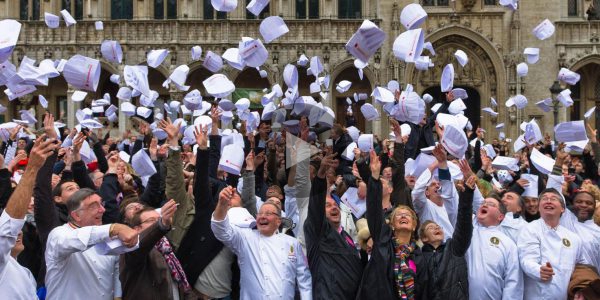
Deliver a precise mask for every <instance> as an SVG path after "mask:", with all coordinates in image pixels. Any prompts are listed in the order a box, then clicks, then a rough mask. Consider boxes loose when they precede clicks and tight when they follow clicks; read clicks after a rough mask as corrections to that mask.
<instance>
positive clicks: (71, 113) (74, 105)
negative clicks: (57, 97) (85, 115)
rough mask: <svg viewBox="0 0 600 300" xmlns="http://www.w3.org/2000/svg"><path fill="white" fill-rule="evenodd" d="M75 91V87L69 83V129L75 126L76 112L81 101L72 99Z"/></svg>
mask: <svg viewBox="0 0 600 300" xmlns="http://www.w3.org/2000/svg"><path fill="white" fill-rule="evenodd" d="M73 93H75V89H73V87H71V86H70V85H69V88H68V89H67V126H68V127H69V129H71V128H74V127H75V119H76V118H75V112H77V109H78V108H79V107H80V104H79V102H74V101H73V100H72V97H73Z"/></svg>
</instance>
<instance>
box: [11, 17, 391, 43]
mask: <svg viewBox="0 0 600 300" xmlns="http://www.w3.org/2000/svg"><path fill="white" fill-rule="evenodd" d="M285 22H286V24H287V26H288V28H289V29H290V31H289V32H288V33H287V34H286V35H284V36H282V37H281V38H279V39H277V40H275V41H274V42H273V43H294V44H295V43H303V44H304V43H324V42H325V43H346V42H347V41H348V39H349V38H350V36H352V34H353V33H354V32H355V31H356V30H357V29H358V27H360V24H361V23H362V22H363V20H353V19H318V20H286V21H285ZM374 22H375V23H377V24H380V23H381V20H374ZM103 23H104V30H102V31H97V30H96V29H95V25H94V22H93V21H78V22H77V24H76V25H74V26H71V27H65V26H64V24H61V27H59V28H57V29H50V28H48V27H47V26H46V24H45V23H44V22H41V21H25V22H23V27H22V29H21V35H20V36H19V43H18V44H20V45H64V44H76V45H86V44H98V43H99V42H101V41H102V40H104V39H114V40H117V41H119V42H120V43H122V44H130V45H144V44H149V45H155V44H201V45H202V44H237V43H238V41H239V40H240V39H241V37H242V36H248V37H253V38H259V37H261V36H260V33H259V30H258V28H259V25H260V20H193V21H190V20H115V21H104V22H103Z"/></svg>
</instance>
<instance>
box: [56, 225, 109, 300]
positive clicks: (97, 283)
mask: <svg viewBox="0 0 600 300" xmlns="http://www.w3.org/2000/svg"><path fill="white" fill-rule="evenodd" d="M109 230H110V225H102V226H86V227H81V228H73V227H72V226H71V225H69V223H67V224H64V225H63V226H60V227H56V228H54V229H53V230H52V231H51V232H50V235H49V236H48V242H47V244H46V254H45V257H46V269H47V271H46V289H47V297H46V298H47V299H86V300H91V299H106V300H112V299H113V298H114V297H121V282H120V281H119V256H116V255H101V254H100V252H99V250H98V247H92V246H94V245H95V244H97V243H100V242H102V241H106V240H109V239H110V237H109Z"/></svg>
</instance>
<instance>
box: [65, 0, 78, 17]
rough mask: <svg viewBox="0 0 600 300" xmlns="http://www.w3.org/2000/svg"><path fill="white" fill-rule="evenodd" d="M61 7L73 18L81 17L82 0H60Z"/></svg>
mask: <svg viewBox="0 0 600 300" xmlns="http://www.w3.org/2000/svg"><path fill="white" fill-rule="evenodd" d="M62 9H66V10H67V11H69V13H70V14H71V15H72V16H73V18H75V20H81V19H83V0H62ZM73 12H75V13H73Z"/></svg>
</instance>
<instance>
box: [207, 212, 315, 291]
mask: <svg viewBox="0 0 600 300" xmlns="http://www.w3.org/2000/svg"><path fill="white" fill-rule="evenodd" d="M211 227H212V230H213V232H214V234H215V237H216V238H217V239H218V240H219V241H221V242H223V244H224V245H225V246H227V247H229V248H230V249H231V250H232V251H233V252H234V253H235V254H236V255H237V256H238V264H239V266H240V274H241V279H240V287H241V291H240V299H249V300H258V299H294V291H295V287H296V284H295V281H297V282H298V288H299V290H300V296H301V298H302V299H312V283H311V280H312V279H311V276H310V271H309V269H308V263H307V262H306V258H305V257H304V254H303V253H302V247H301V246H300V243H299V242H298V240H296V239H295V238H293V237H290V236H288V235H285V234H279V233H275V234H273V235H272V236H270V237H266V236H263V235H261V234H260V233H259V232H258V231H257V230H252V229H249V228H239V227H237V226H232V225H230V224H229V220H228V218H227V217H225V219H224V220H222V221H216V220H215V219H214V216H213V218H212V220H211Z"/></svg>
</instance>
